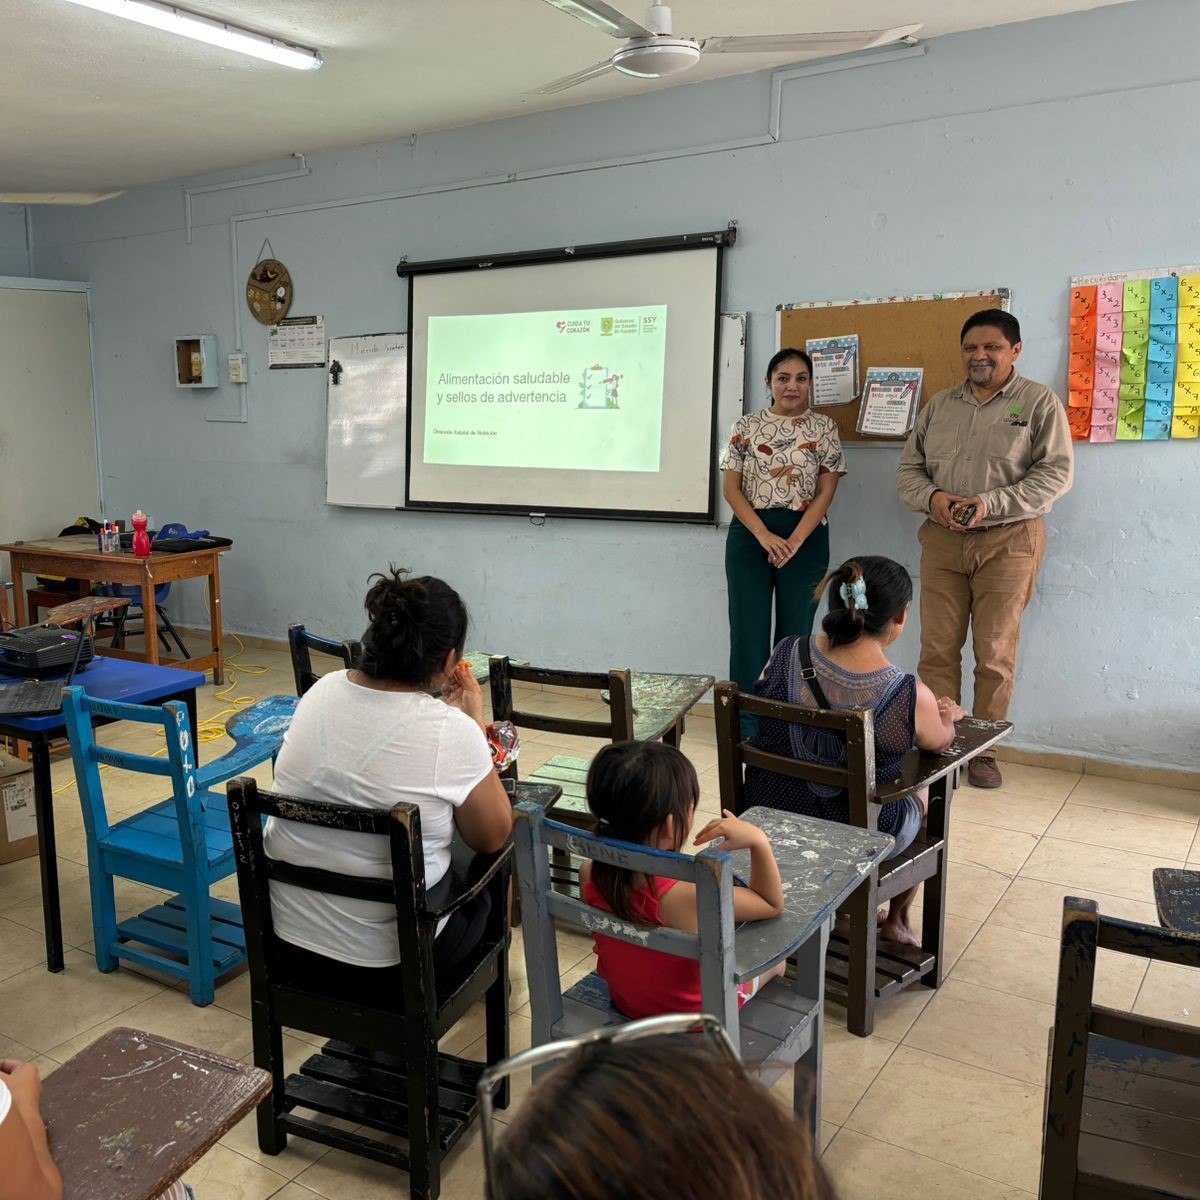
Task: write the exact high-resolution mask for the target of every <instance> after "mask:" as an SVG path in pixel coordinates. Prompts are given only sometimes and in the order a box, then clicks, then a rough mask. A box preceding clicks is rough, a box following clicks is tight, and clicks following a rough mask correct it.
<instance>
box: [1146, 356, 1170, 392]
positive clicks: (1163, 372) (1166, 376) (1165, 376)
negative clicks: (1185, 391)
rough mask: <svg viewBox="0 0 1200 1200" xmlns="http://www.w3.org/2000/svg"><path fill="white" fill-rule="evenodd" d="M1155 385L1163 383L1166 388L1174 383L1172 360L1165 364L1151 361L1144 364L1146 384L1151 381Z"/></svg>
mask: <svg viewBox="0 0 1200 1200" xmlns="http://www.w3.org/2000/svg"><path fill="white" fill-rule="evenodd" d="M1152 379H1153V380H1154V381H1156V382H1157V383H1164V384H1166V385H1167V386H1168V387H1170V385H1171V384H1173V383H1174V382H1175V363H1174V361H1173V360H1169V361H1167V362H1155V361H1151V362H1148V363H1147V364H1146V382H1147V383H1149V382H1150V381H1151V380H1152Z"/></svg>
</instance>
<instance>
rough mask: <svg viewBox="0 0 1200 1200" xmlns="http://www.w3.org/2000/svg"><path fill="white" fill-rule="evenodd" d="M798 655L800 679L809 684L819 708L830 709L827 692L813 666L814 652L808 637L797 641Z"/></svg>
mask: <svg viewBox="0 0 1200 1200" xmlns="http://www.w3.org/2000/svg"><path fill="white" fill-rule="evenodd" d="M796 655H797V657H798V658H799V659H800V678H801V679H803V680H804V682H805V683H807V684H808V690H809V691H810V692H812V694H813V699H814V700H815V701H816V702H817V707H818V708H828V707H829V701H828V700H826V699H825V691H824V689H823V688H822V687H821V681H820V680H819V679H818V678H817V669H816V667H814V666H813V660H812V650H811V648H810V645H809V639H808V638H807V637H801V638H798V639H797V640H796Z"/></svg>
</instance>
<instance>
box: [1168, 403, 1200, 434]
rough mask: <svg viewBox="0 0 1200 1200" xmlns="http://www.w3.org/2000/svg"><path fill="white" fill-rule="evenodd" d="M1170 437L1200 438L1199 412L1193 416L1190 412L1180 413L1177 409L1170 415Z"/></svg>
mask: <svg viewBox="0 0 1200 1200" xmlns="http://www.w3.org/2000/svg"><path fill="white" fill-rule="evenodd" d="M1171 436H1172V437H1173V438H1194V437H1200V410H1197V412H1196V413H1195V415H1193V413H1192V412H1180V411H1179V409H1175V411H1174V412H1173V413H1172V414H1171Z"/></svg>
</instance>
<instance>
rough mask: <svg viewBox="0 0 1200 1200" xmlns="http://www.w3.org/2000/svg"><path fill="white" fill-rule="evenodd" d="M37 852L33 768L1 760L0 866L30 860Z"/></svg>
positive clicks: (14, 761) (27, 764)
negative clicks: (25, 859)
mask: <svg viewBox="0 0 1200 1200" xmlns="http://www.w3.org/2000/svg"><path fill="white" fill-rule="evenodd" d="M37 852H38V839H37V817H36V815H35V809H34V800H33V768H32V767H31V766H30V765H29V763H23V762H18V761H17V760H16V759H11V758H10V759H0V863H10V862H18V861H20V860H21V859H23V858H32V857H33V856H34V855H35V854H36V853H37Z"/></svg>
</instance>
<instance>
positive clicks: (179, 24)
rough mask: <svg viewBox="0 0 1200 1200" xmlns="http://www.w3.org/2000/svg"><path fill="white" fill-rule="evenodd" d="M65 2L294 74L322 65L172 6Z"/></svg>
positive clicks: (307, 54)
mask: <svg viewBox="0 0 1200 1200" xmlns="http://www.w3.org/2000/svg"><path fill="white" fill-rule="evenodd" d="M68 3H70V4H78V5H80V6H81V7H82V8H94V9H95V10H96V11H97V12H102V13H109V14H110V15H111V16H114V17H124V18H125V19H126V20H128V21H136V22H137V23H138V24H139V25H149V26H150V27H151V28H152V29H164V30H166V32H167V33H177V34H179V36H180V37H186V38H192V39H193V40H194V41H197V42H206V43H207V44H208V45H210V46H222V47H224V48H225V49H226V50H236V51H237V52H238V53H239V54H249V55H251V56H252V57H254V58H262V59H266V61H267V62H273V63H278V64H279V65H280V66H281V67H293V68H295V69H296V70H297V71H315V70H316V69H317V68H318V67H320V66H321V64H322V63H323V62H324V59H322V57H321V56H320V54H318V53H317V51H316V50H308V49H306V48H305V47H304V46H294V45H292V44H291V43H290V42H281V41H279V40H278V39H277V38H271V37H266V36H264V35H263V34H261V33H252V32H251V31H250V30H248V29H239V28H238V26H236V25H227V24H225V23H224V22H223V21H214V20H213V19H212V18H211V17H201V16H198V15H197V14H196V13H190V12H187V11H186V10H185V9H182V8H176V7H175V6H174V5H173V4H160V3H158V0H68Z"/></svg>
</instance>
